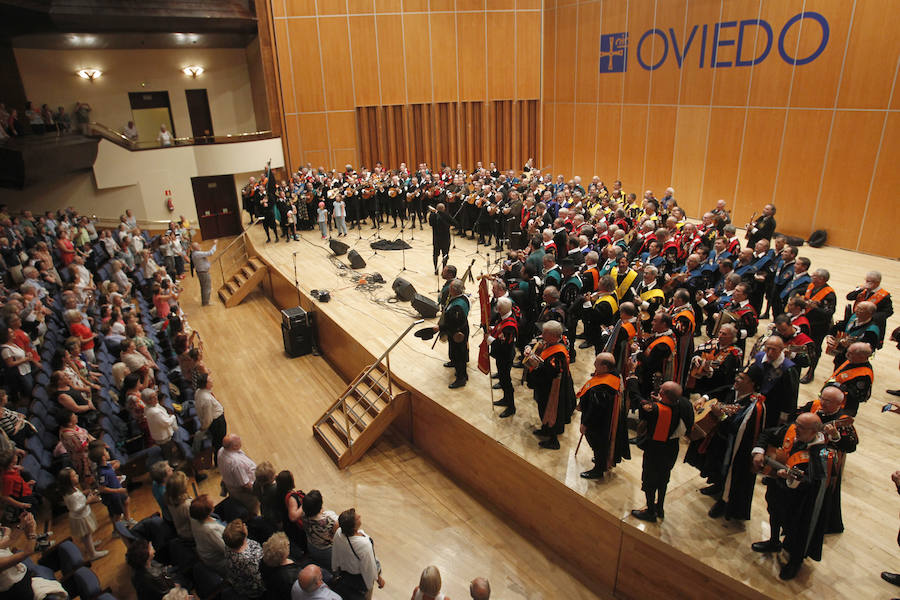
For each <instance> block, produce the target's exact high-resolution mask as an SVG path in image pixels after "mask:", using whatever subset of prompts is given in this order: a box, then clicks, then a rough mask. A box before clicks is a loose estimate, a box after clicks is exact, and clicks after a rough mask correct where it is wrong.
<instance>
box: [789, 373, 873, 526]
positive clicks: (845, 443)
mask: <svg viewBox="0 0 900 600" xmlns="http://www.w3.org/2000/svg"><path fill="white" fill-rule="evenodd" d="M803 413H813V414H816V415H818V417H819V418H820V419H821V420H822V424H823V429H822V433H823V434H824V436H825V443H826V444H827V445H828V447H829V448H830V449H832V450H833V451H834V453H835V459H836V460H835V462H834V472H833V473H832V477H833V479H832V483H831V484H830V485H829V486H828V489H827V491H826V493H825V507H826V510H825V512H826V513H827V515H828V521H827V522H826V525H825V533H842V532H843V531H844V521H843V519H842V517H841V480H842V479H843V471H844V464H845V463H846V456H847V454H850V453H851V452H855V451H856V446H857V444H859V434H857V432H856V428H855V427H854V426H853V422H852V419H850V416H851V415H850V413H849V412H848V411H847V409H846V408H845V407H844V392H843V391H842V390H841V388H839V387H837V386H836V385H833V384H828V385H826V386H825V387H823V388H822V391H821V392H819V397H818V398H817V399H816V400H813V401H812V402H807V403H806V404H805V405H804V406H801V407H800V409H799V411H798V414H803Z"/></svg>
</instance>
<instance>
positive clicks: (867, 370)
mask: <svg viewBox="0 0 900 600" xmlns="http://www.w3.org/2000/svg"><path fill="white" fill-rule="evenodd" d="M849 365H850V361H849V360H845V361H844V364H842V365H841V366H839V367H838V368H837V369H835V371H834V373H832V375H831V378H832V379H834V380H835V381H836V382H838V383H845V382H847V381H850V380H851V379H856V378H857V377H868V378H869V380H870V381H872V382H874V381H875V373H874V372H873V371H872V368H871V367H866V366H862V367H853V368H852V369H847V370H846V371H845V370H844V369H845V368H846V367H847V366H849Z"/></svg>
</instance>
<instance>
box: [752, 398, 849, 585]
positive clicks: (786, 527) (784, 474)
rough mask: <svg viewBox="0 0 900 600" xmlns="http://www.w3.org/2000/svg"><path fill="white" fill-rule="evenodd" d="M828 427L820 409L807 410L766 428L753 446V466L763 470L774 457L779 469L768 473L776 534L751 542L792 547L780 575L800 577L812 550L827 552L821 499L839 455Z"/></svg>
mask: <svg viewBox="0 0 900 600" xmlns="http://www.w3.org/2000/svg"><path fill="white" fill-rule="evenodd" d="M823 429H824V427H823V425H822V420H821V419H820V418H819V416H818V415H817V414H815V413H810V412H807V413H803V414H801V415H800V416H798V417H797V420H796V422H794V423H793V424H790V425H781V426H780V427H775V428H771V429H765V430H763V432H762V433H761V434H760V436H759V438H758V439H757V441H756V446H755V447H754V448H753V466H754V468H756V469H757V470H762V469H763V467H764V466H765V465H766V463H769V464H770V465H774V466H775V469H774V471H771V472H770V474H769V476H768V477H767V478H766V479H764V483H765V484H766V485H767V486H768V489H767V490H766V503H767V507H768V511H769V526H770V531H771V537H770V538H769V539H768V540H765V541H761V542H754V543H753V544H752V548H753V550H754V551H755V552H764V553H768V552H778V551H779V550H781V549H782V548H784V549H785V550H787V552H788V554H789V555H790V559H789V560H788V562H787V563H786V564H785V565H784V566H783V567H782V568H781V571H780V573H779V575H778V576H779V577H780V578H781V579H783V580H789V579H793V578H794V577H796V575H797V572H798V571H799V570H800V566H801V565H802V564H803V559H804V558H806V557H807V556H809V557H811V558H812V559H813V560H821V558H822V542H823V539H824V535H825V527H822V526H821V525H822V524H821V523H820V520H821V519H822V518H824V516H825V514H826V513H825V511H824V510H823V506H822V503H821V502H817V501H816V500H817V498H818V497H819V495H820V494H821V493H824V492H825V488H827V486H828V485H829V479H830V475H831V473H832V470H833V464H834V459H835V456H834V452H833V451H832V450H831V449H830V448H829V447H828V446H827V444H826V441H827V440H826V437H825V433H823ZM767 449H769V451H768V454H767ZM782 532H783V533H784V541H783V542H782V540H781V534H782Z"/></svg>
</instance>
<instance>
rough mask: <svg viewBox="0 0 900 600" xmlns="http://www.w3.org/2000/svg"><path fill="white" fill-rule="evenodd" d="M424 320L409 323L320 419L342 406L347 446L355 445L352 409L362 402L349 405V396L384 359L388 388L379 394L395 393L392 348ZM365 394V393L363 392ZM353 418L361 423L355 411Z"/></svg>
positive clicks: (391, 395) (389, 394)
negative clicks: (392, 379) (351, 425)
mask: <svg viewBox="0 0 900 600" xmlns="http://www.w3.org/2000/svg"><path fill="white" fill-rule="evenodd" d="M424 322H425V320H424V319H418V320H416V321H413V322H412V323H411V324H410V325H409V327H407V328H406V329H404V330H403V333H401V334H400V335H398V336H397V339H395V340H394V341H393V342H392V343H391V345H390V346H388V347H387V348H386V349H385V351H384V352H382V353H381V356H379V357H378V358H377V359H376V360H375V362H374V363H372V364H371V365H369V367H368V368H367V369H366V370H365V371H363V372H362V373H360V374H359V375H357V376H356V379H354V380H353V383H351V384H350V387H348V388H347V391H346V392H344V393H343V394H342V395H341V397H340V398H338V401H337V403H336V404H335V406H334V408H333V409H332V410H330V411H329V412H328V413H326V415H325V417H323V418H322V419H321V420H320V421H319V424H321V423H322V422H323V421H324V420H325V418H327V417H328V416H329V415H330V414H331V413H333V412H334V411H335V410H336V409H337V408H338V407H340V409H341V412H343V413H344V430H345V431H346V432H347V448H352V447H353V433H352V430H351V429H350V411H352V410H353V409H354V408H356V407H358V406H359V404H360V402H359V400H357V401H356V403H355V404H354V405H353V406H350V407H348V405H347V404H348V403H347V398H349V397H350V396H351V395H352V394H353V392H354V391H356V390H357V389H358V388H359V384H360V383H362V382H363V381H364V380H365V379H366V377H368V375H369V373H371V372H372V371H374V370H375V369H376V368H377V367H378V365H380V364H381V363H382V361H384V362H385V365H386V373H385V374H386V375H387V380H388V381H387V389H383V390H382V391H381V393H379V394H378V395H379V396H381V395H383V394H384V393H385V392H386V393H387V394H388V396H389V397H393V395H394V393H393V387H392V383H391V359H390V353H391V350H393V349H394V347H395V346H396V345H397V344H399V343H400V340H402V339H403V338H404V337H406V334H407V333H409V332H410V331H412V328H413V327H415V326H416V325H421V324H422V323H424ZM380 380H381V377H379V378H378V380H376V383H377V382H378V381H380ZM363 395H365V394H363ZM353 418H354V423H355V424H357V423H359V418H358V417H356V414H355V413H354V416H353Z"/></svg>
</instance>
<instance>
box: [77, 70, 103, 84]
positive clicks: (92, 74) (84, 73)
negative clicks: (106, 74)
mask: <svg viewBox="0 0 900 600" xmlns="http://www.w3.org/2000/svg"><path fill="white" fill-rule="evenodd" d="M101 75H103V72H102V71H100V69H81V70H80V71H78V76H79V77H81V78H82V79H87V80H88V81H90V82H91V83H93V82H94V80H95V79H97V78H98V77H100V76H101Z"/></svg>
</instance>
